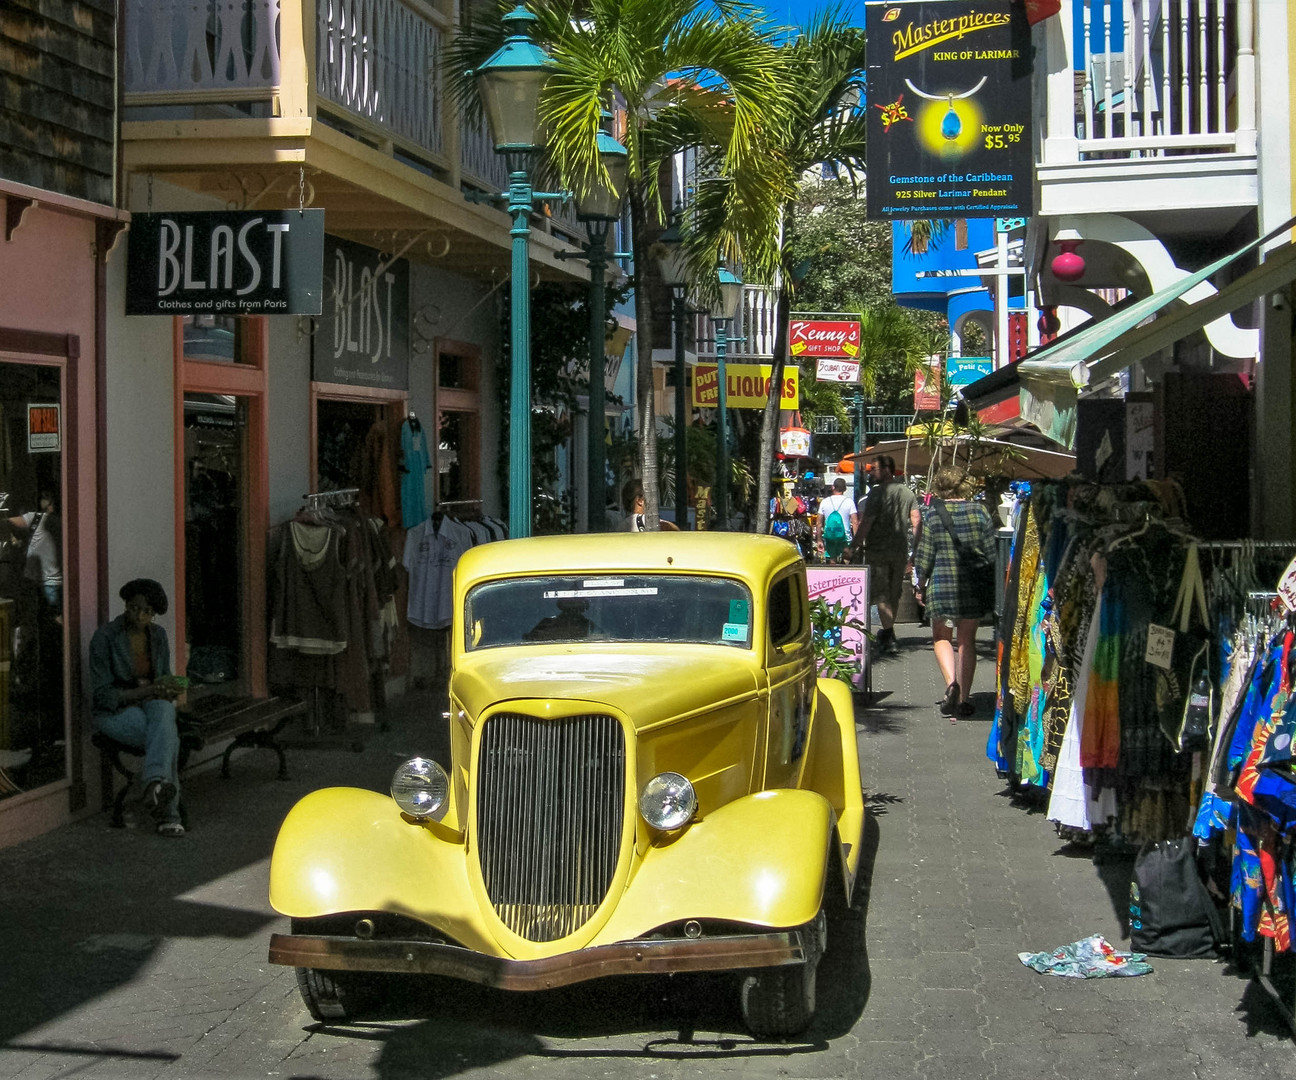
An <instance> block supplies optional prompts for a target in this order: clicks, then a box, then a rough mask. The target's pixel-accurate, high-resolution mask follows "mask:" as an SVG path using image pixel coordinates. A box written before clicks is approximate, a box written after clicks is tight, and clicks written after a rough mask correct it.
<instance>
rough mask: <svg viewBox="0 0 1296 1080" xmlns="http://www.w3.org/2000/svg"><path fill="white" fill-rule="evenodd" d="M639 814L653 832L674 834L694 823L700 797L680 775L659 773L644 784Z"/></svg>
mask: <svg viewBox="0 0 1296 1080" xmlns="http://www.w3.org/2000/svg"><path fill="white" fill-rule="evenodd" d="M639 813H640V814H641V815H642V816H643V819H644V821H646V822H648V824H649V825H651V826H652V827H653V828H654V829H660V830H661V831H662V832H673V831H674V830H676V829H682V828H683V827H684V826H685V825H687V824H688V823H689V822H690V821H692V820H693V815H694V814H696V813H697V794H696V793H695V792H694V791H693V785H692V784H690V783H689V782H688V779H687V778H686V777H683V776H680V774H679V773H675V772H664V773H658V774H657V775H656V776H654V777H653V778H652V779H651V780H649V781H648V783H646V784H644V788H643V791H642V792H641V793H640V795H639Z"/></svg>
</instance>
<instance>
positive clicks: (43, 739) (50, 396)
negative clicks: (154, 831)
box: [0, 363, 67, 798]
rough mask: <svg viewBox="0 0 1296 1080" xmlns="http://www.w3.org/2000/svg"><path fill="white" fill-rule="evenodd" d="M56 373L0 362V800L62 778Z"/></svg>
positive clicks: (61, 488)
mask: <svg viewBox="0 0 1296 1080" xmlns="http://www.w3.org/2000/svg"><path fill="white" fill-rule="evenodd" d="M63 416H64V414H63V371H62V369H61V368H60V367H56V366H52V365H43V364H22V363H0V798H7V797H9V796H12V795H17V794H19V793H20V792H23V791H29V790H31V789H32V788H37V787H42V786H44V785H46V784H51V783H54V782H56V781H59V780H63V779H65V778H66V776H67V719H66V717H67V712H66V707H65V702H66V700H67V686H66V682H65V669H66V665H65V664H64V653H65V648H66V646H65V629H64V592H63V550H64V537H65V530H64V525H63V515H62V503H63V495H64V492H65V490H66V488H65V483H64V475H63V452H62V448H63V433H64V430H65V425H64V421H63Z"/></svg>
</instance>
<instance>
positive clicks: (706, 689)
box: [451, 645, 761, 728]
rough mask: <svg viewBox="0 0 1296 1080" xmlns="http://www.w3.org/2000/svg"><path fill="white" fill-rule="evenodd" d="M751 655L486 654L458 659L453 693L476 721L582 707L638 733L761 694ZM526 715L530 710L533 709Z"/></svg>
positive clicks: (631, 651) (719, 651)
mask: <svg viewBox="0 0 1296 1080" xmlns="http://www.w3.org/2000/svg"><path fill="white" fill-rule="evenodd" d="M757 673H758V667H757V665H756V663H755V661H754V660H753V658H752V655H751V653H749V652H746V651H743V652H739V651H738V650H736V649H730V648H725V647H723V646H706V645H671V646H661V645H657V646H654V647H653V650H652V652H649V653H646V652H645V651H644V648H643V646H642V645H637V646H632V647H627V648H624V649H618V648H616V647H608V648H605V649H599V650H597V651H594V650H590V649H588V648H581V649H575V648H570V649H557V648H545V649H537V648H535V647H534V646H532V647H530V648H519V649H488V650H482V651H481V653H480V654H476V655H473V654H470V655H468V656H465V657H461V658H460V659H459V662H458V664H457V665H456V668H455V672H454V677H453V680H452V684H451V691H452V693H453V694H454V696H455V698H456V699H457V700H458V702H459V703H460V705H461V706H462V707H463V708H464V709H466V710H467V711H468V713H469V715H470V716H471V717H473V718H476V717H478V716H480V715H481V714H482V713H483V712H484V711H485V710H487V709H489V708H491V707H493V706H497V705H499V704H501V703H504V702H508V701H517V700H523V699H525V700H529V701H533V702H534V701H552V702H554V703H555V705H554V711H555V713H556V714H557V713H562V712H565V713H570V711H571V710H570V709H569V708H566V707H565V706H564V705H563V703H564V702H568V701H585V702H590V703H592V704H595V705H597V704H602V705H607V706H610V707H612V708H614V709H617V710H619V711H621V712H623V713H625V714H626V715H627V716H629V717H630V719H631V721H632V722H633V723H634V725H635V727H636V728H644V727H648V726H651V725H652V724H655V723H660V722H662V721H665V720H670V719H674V718H677V717H680V716H684V715H687V714H690V713H694V712H700V711H706V710H709V709H714V708H715V707H717V706H718V705H721V704H736V703H738V702H740V701H743V700H746V699H749V698H751V697H753V696H754V695H756V694H757V693H758V692H759V690H760V686H761V683H760V680H759V679H758V678H757ZM528 711H531V710H530V709H529V710H528Z"/></svg>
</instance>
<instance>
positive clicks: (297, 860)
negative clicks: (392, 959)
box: [270, 787, 499, 955]
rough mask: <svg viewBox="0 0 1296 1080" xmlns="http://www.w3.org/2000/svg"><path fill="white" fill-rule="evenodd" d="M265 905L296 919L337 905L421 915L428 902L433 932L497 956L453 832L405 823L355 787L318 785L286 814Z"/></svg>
mask: <svg viewBox="0 0 1296 1080" xmlns="http://www.w3.org/2000/svg"><path fill="white" fill-rule="evenodd" d="M433 898H435V899H434V900H433ZM270 905H271V906H272V907H273V908H274V909H275V910H276V911H278V912H279V913H280V914H283V915H288V916H290V917H292V918H298V919H305V918H312V917H314V916H318V915H330V914H333V913H335V912H340V911H390V912H398V913H401V914H405V915H409V916H411V917H413V918H419V919H425V918H426V917H427V912H428V910H429V907H432V906H433V905H434V906H435V911H436V926H437V927H438V928H439V929H440V930H442V931H443V932H444V933H446V934H448V935H450V936H451V937H453V938H454V939H455V940H456V941H458V942H459V943H460V944H462V945H466V946H468V947H469V948H474V949H479V950H481V951H484V952H488V953H491V954H493V955H499V947H498V946H497V945H495V944H494V943H492V942H491V941H490V940H489V938H488V937H487V936H486V934H485V933H484V931H483V927H482V920H481V915H480V912H479V910H478V907H477V902H476V900H475V899H474V897H473V893H472V889H471V887H470V886H469V884H468V865H467V860H466V859H465V857H464V848H463V844H462V843H461V842H460V841H459V838H458V834H457V833H454V832H452V831H451V830H449V829H444V828H442V827H440V826H437V825H435V824H428V825H423V826H418V825H411V824H410V823H409V822H408V821H406V820H405V819H404V818H402V817H401V814H400V811H399V810H398V809H397V807H396V804H395V803H394V802H392V800H391V799H390V798H388V797H387V796H385V795H379V794H378V793H376V792H373V791H365V790H363V789H361V788H344V787H335V788H323V789H321V790H319V791H314V792H312V793H311V794H309V795H307V796H306V797H305V798H304V799H302V800H301V801H300V802H298V803H297V805H296V806H294V807H293V808H292V809H291V810H290V811H289V812H288V816H287V817H286V818H285V819H284V823H283V825H281V826H280V828H279V836H278V838H277V839H276V840H275V847H274V855H273V856H272V857H271V859H270Z"/></svg>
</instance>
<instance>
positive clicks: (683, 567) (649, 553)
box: [455, 532, 801, 591]
mask: <svg viewBox="0 0 1296 1080" xmlns="http://www.w3.org/2000/svg"><path fill="white" fill-rule="evenodd" d="M800 561H801V553H800V551H799V550H798V549H797V548H796V546H795V545H793V544H791V543H789V542H788V541H787V540H784V539H782V538H781V537H777V536H760V535H757V534H754V533H727V532H656V533H630V532H627V533H580V534H574V535H565V536H537V537H531V538H529V539H526V540H501V541H496V542H494V543H489V544H481V545H479V546H478V547H475V548H471V549H469V550H468V551H466V552H464V553H463V555H462V556H461V557H460V559H459V562H458V564H457V566H456V567H455V584H456V591H461V590H462V591H466V590H467V589H469V588H471V587H472V586H473V585H474V584H476V583H477V582H479V581H483V580H487V579H490V578H498V577H511V576H521V575H532V574H573V573H574V574H581V573H591V572H592V573H661V572H670V573H704V574H723V575H725V576H726V577H735V578H739V579H741V580H744V581H746V582H747V583H748V584H749V585H751V586H753V587H755V588H757V589H763V588H764V587H765V584H766V582H768V581H769V579H770V578H771V577H772V576H773V575H774V574H775V573H777V572H779V571H780V570H782V569H783V568H784V567H786V566H791V565H794V564H796V563H798V562H800Z"/></svg>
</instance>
